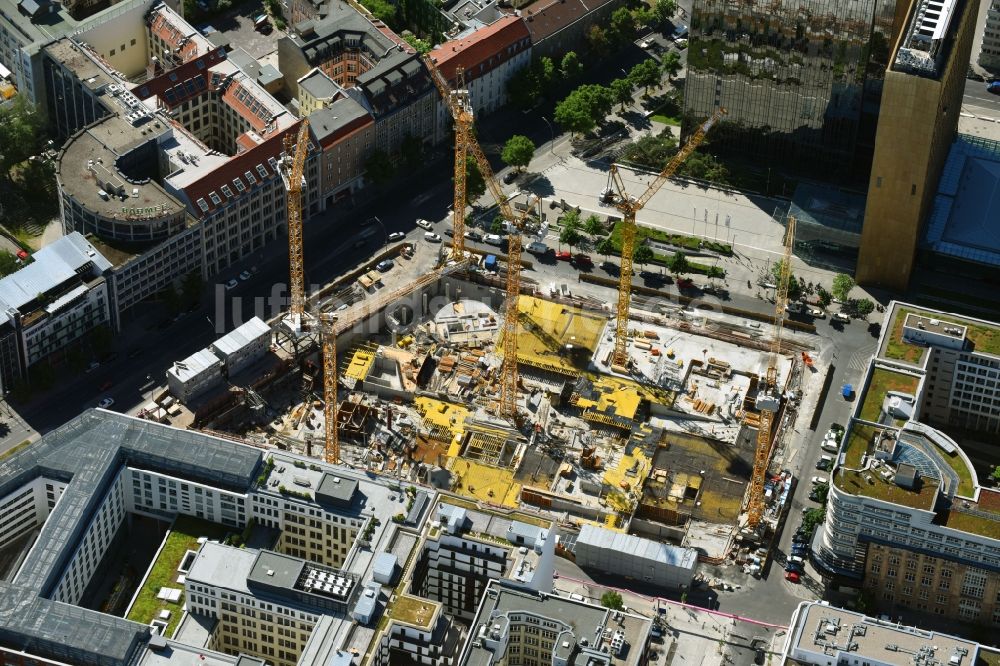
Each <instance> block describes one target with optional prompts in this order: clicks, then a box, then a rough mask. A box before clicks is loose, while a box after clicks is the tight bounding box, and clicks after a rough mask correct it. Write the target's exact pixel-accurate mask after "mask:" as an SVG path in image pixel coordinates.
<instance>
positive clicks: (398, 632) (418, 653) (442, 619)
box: [371, 595, 465, 666]
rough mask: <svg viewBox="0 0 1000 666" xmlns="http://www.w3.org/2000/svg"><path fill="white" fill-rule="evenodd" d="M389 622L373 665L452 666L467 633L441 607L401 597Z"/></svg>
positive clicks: (426, 601) (392, 608) (376, 650)
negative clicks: (415, 665) (418, 665)
mask: <svg viewBox="0 0 1000 666" xmlns="http://www.w3.org/2000/svg"><path fill="white" fill-rule="evenodd" d="M387 617H388V618H389V623H388V625H387V626H386V628H385V631H384V632H383V633H382V636H381V639H380V640H379V642H378V645H376V646H375V649H374V650H373V653H372V658H371V664H372V666H389V665H390V664H398V663H406V664H420V665H421V666H452V664H454V663H456V661H455V660H456V657H457V655H458V650H459V648H460V647H461V644H462V640H463V638H464V637H465V632H464V631H463V629H462V627H461V626H460V625H458V624H457V623H453V622H452V621H451V618H449V617H448V616H447V615H446V614H445V613H443V612H442V608H441V605H440V604H437V603H435V602H433V601H429V600H427V599H424V598H421V597H414V596H410V595H401V596H400V597H398V598H397V599H396V602H395V603H394V604H393V605H392V606H391V607H390V608H389V610H388V613H387Z"/></svg>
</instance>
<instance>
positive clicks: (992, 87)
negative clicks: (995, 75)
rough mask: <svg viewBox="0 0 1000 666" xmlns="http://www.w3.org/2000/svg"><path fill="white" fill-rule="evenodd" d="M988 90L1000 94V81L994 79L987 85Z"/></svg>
mask: <svg viewBox="0 0 1000 666" xmlns="http://www.w3.org/2000/svg"><path fill="white" fill-rule="evenodd" d="M986 92H988V93H993V94H994V95H1000V81H992V82H990V84H989V85H988V86H986Z"/></svg>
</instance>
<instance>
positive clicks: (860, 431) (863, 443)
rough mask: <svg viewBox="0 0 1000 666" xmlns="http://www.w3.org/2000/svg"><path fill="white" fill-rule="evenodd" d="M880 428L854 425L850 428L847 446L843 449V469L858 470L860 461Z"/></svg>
mask: <svg viewBox="0 0 1000 666" xmlns="http://www.w3.org/2000/svg"><path fill="white" fill-rule="evenodd" d="M879 430H880V428H877V427H876V426H871V425H866V424H863V423H855V424H854V425H853V426H851V434H850V435H849V436H848V437H847V445H846V446H845V447H844V453H845V456H844V467H847V468H849V469H858V468H859V467H861V459H862V458H863V457H864V455H865V454H866V453H867V452H868V447H869V446H871V443H872V439H873V438H874V437H875V433H877V432H878V431H879Z"/></svg>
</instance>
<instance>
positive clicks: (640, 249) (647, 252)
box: [632, 243, 653, 266]
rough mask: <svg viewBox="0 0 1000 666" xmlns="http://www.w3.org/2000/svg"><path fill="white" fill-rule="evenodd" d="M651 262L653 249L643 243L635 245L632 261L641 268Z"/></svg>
mask: <svg viewBox="0 0 1000 666" xmlns="http://www.w3.org/2000/svg"><path fill="white" fill-rule="evenodd" d="M652 260H653V248H651V247H649V246H648V245H646V244H645V243H643V244H642V245H636V246H635V247H634V248H633V250H632V261H634V262H635V263H637V264H639V265H640V266H643V265H644V264H648V263H649V262H651V261H652Z"/></svg>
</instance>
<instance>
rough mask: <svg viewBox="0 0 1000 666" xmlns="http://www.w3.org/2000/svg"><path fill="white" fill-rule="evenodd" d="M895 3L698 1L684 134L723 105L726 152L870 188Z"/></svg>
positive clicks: (721, 144)
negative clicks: (726, 112) (866, 184)
mask: <svg viewBox="0 0 1000 666" xmlns="http://www.w3.org/2000/svg"><path fill="white" fill-rule="evenodd" d="M895 11H896V2H895V0H800V1H798V2H792V1H791V0H774V1H773V2H733V1H731V0H696V2H695V4H694V8H693V11H692V16H691V25H690V37H691V39H690V47H689V49H688V73H687V80H686V83H685V91H684V111H685V129H686V130H687V129H688V128H689V127H691V124H692V123H695V122H701V121H702V120H703V119H704V118H705V117H707V116H709V115H711V114H712V112H713V110H714V109H715V108H717V107H719V106H722V107H725V108H726V110H727V111H728V112H729V114H728V116H727V117H726V118H725V122H723V123H722V124H720V125H719V126H718V127H717V128H716V129H715V130H713V137H712V145H713V147H714V149H715V150H716V151H717V152H722V153H733V154H739V155H742V156H745V157H747V158H751V159H755V160H761V161H767V162H773V163H776V164H779V165H784V166H787V167H789V168H792V167H795V168H797V169H806V170H808V171H809V172H812V173H816V174H817V175H822V176H824V177H832V178H837V179H842V180H848V181H859V182H861V181H865V182H866V181H867V177H868V172H869V170H870V168H871V158H872V152H873V149H874V144H875V129H876V125H877V122H878V108H879V101H880V98H881V94H882V82H883V79H884V74H885V70H886V66H887V63H888V60H889V53H890V49H891V41H892V32H893V21H894V16H895Z"/></svg>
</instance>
